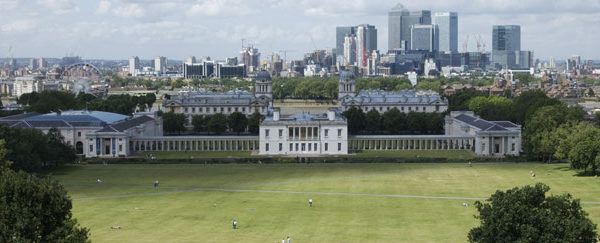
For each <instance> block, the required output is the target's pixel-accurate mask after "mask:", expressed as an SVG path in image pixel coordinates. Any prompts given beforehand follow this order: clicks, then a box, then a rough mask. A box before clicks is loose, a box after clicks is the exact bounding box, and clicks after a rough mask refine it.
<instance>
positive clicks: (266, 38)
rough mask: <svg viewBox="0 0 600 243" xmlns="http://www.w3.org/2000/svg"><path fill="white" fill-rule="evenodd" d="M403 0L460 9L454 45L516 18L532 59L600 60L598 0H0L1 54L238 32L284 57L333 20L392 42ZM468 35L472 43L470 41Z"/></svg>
mask: <svg viewBox="0 0 600 243" xmlns="http://www.w3.org/2000/svg"><path fill="white" fill-rule="evenodd" d="M398 3H401V4H404V6H405V7H406V8H407V9H409V10H410V11H418V10H430V11H431V12H432V13H435V12H449V11H451V12H457V13H458V15H459V20H458V21H459V23H458V25H459V28H458V29H459V31H458V45H459V50H460V51H463V48H462V46H463V43H464V40H465V38H466V36H467V35H477V34H478V35H481V37H482V39H483V40H484V41H485V43H486V46H487V50H486V51H491V47H492V43H491V40H492V26H493V25H520V26H521V38H522V43H521V46H522V49H526V50H532V51H534V53H535V58H540V59H544V60H549V59H550V57H551V56H553V57H554V59H555V60H564V59H566V58H568V57H570V56H572V55H580V56H582V57H583V58H584V59H600V50H598V49H596V48H594V40H595V39H597V38H596V36H595V35H600V34H596V33H593V32H590V31H586V26H595V25H597V24H600V16H598V15H597V14H596V13H597V12H598V11H600V3H599V2H597V1H586V0H581V1H569V2H568V4H566V3H567V2H564V3H565V4H563V1H558V2H557V3H553V4H547V3H545V2H542V1H537V0H532V1H475V2H473V1H462V0H455V1H423V2H421V3H409V2H406V1H404V2H399V1H382V0H375V1H364V0H355V1H353V2H352V3H351V4H347V5H339V4H338V2H337V1H327V0H325V1H318V2H317V1H312V0H306V1H301V2H298V3H296V1H288V0H270V1H253V0H250V1H240V0H209V1H196V2H188V1H170V2H162V1H133V0H132V1H130V0H120V1H89V2H77V1H72V0H47V1H42V0H38V1H35V3H31V4H25V3H23V2H19V1H14V0H0V5H2V6H3V7H2V8H1V9H0V22H1V23H2V24H0V39H2V40H3V41H2V42H1V43H0V58H6V57H10V56H15V57H61V56H64V55H70V54H73V55H79V56H82V57H83V58H86V59H127V58H128V57H130V56H134V55H135V56H139V57H140V58H141V59H153V58H155V57H157V56H166V57H167V58H168V59H172V60H184V59H185V58H186V57H187V56H197V57H201V56H211V57H213V58H215V59H225V58H226V57H236V56H239V51H240V50H241V45H242V41H241V39H242V38H243V39H246V41H245V45H248V44H252V43H254V44H255V46H256V47H257V48H258V49H259V51H260V52H261V53H262V58H263V59H266V58H268V57H269V56H270V54H271V53H272V52H274V51H276V50H290V51H289V52H288V53H287V56H288V59H291V58H295V59H296V58H300V57H301V56H303V55H304V53H307V52H310V51H312V50H315V49H326V48H334V47H335V39H336V35H335V33H336V29H335V27H336V26H356V25H360V24H370V25H374V26H375V27H376V28H377V29H378V36H377V37H378V38H377V39H378V43H377V46H378V47H379V50H380V51H382V52H386V51H387V47H388V24H387V23H388V20H387V15H388V12H389V11H390V10H391V9H392V7H394V6H395V5H396V4H398ZM475 49H476V48H475V42H474V40H473V38H471V40H470V41H469V50H475Z"/></svg>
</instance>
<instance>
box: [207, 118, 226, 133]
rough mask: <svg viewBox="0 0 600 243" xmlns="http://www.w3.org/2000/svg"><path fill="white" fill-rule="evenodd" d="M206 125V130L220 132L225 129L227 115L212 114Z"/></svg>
mask: <svg viewBox="0 0 600 243" xmlns="http://www.w3.org/2000/svg"><path fill="white" fill-rule="evenodd" d="M206 127H207V128H208V132H212V133H215V134H221V133H223V132H225V130H227V117H226V116H225V115H223V114H221V113H217V114H214V115H212V116H210V119H209V120H208V122H207V124H206Z"/></svg>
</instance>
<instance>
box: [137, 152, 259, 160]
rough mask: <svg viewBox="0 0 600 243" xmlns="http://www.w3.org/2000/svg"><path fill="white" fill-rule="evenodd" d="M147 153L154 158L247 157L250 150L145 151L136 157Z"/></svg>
mask: <svg viewBox="0 0 600 243" xmlns="http://www.w3.org/2000/svg"><path fill="white" fill-rule="evenodd" d="M147 154H152V155H153V156H154V157H156V159H190V158H192V157H193V158H194V159H198V158H249V157H251V155H250V151H201V152H200V151H194V152H191V151H190V152H181V151H169V152H145V153H142V154H140V155H138V157H143V158H145V157H146V156H147Z"/></svg>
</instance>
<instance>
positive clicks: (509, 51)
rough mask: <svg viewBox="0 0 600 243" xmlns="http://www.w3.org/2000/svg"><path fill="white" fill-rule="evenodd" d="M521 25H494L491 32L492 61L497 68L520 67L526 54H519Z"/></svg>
mask: <svg viewBox="0 0 600 243" xmlns="http://www.w3.org/2000/svg"><path fill="white" fill-rule="evenodd" d="M520 51H521V26H518V25H494V28H493V32H492V63H493V64H494V65H495V66H496V67H497V68H515V67H521V66H523V65H521V64H522V63H523V62H520V61H518V60H517V59H521V60H524V58H521V57H525V56H527V54H521V53H520Z"/></svg>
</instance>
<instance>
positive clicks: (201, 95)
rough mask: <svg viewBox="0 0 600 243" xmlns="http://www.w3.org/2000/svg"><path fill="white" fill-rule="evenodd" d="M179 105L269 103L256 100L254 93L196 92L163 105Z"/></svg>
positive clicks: (260, 99) (172, 97)
mask: <svg viewBox="0 0 600 243" xmlns="http://www.w3.org/2000/svg"><path fill="white" fill-rule="evenodd" d="M172 102H174V103H177V104H180V105H244V106H246V105H250V104H252V103H254V102H259V103H261V104H265V105H266V104H268V101H267V100H265V99H262V98H256V97H255V96H254V94H253V93H250V92H247V91H228V92H204V91H194V92H185V93H180V94H179V95H175V96H171V98H170V99H167V100H164V101H163V104H165V105H166V104H169V103H172Z"/></svg>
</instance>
